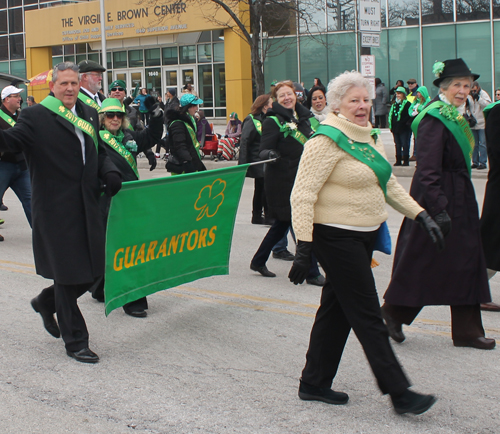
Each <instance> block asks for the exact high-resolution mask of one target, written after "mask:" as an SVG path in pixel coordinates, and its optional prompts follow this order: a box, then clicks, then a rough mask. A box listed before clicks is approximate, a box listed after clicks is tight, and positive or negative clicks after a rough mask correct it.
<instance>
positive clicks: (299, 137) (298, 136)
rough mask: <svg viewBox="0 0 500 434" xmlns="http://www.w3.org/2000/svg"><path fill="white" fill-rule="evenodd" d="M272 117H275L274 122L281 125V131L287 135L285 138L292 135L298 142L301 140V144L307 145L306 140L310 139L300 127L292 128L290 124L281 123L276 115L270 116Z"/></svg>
mask: <svg viewBox="0 0 500 434" xmlns="http://www.w3.org/2000/svg"><path fill="white" fill-rule="evenodd" d="M269 118H270V119H274V122H276V123H277V124H278V127H280V133H283V134H284V136H285V139H286V138H287V137H288V136H292V137H293V138H294V139H295V140H297V142H299V143H300V144H301V145H305V144H306V142H307V141H308V140H309V139H308V138H307V137H306V136H305V135H304V134H302V133H301V132H300V131H299V129H298V128H297V127H296V129H294V130H292V129H291V128H290V127H289V126H288V124H286V123H285V124H283V125H282V124H281V123H280V121H279V120H278V118H277V117H276V116H269Z"/></svg>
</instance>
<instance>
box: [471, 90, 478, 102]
mask: <svg viewBox="0 0 500 434" xmlns="http://www.w3.org/2000/svg"><path fill="white" fill-rule="evenodd" d="M471 96H472V98H473V99H475V100H476V101H479V92H474V93H471Z"/></svg>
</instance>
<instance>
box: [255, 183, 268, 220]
mask: <svg viewBox="0 0 500 434" xmlns="http://www.w3.org/2000/svg"><path fill="white" fill-rule="evenodd" d="M262 211H264V215H266V214H267V201H266V191H265V190H264V178H255V179H254V190H253V200H252V215H253V216H254V217H260V216H262Z"/></svg>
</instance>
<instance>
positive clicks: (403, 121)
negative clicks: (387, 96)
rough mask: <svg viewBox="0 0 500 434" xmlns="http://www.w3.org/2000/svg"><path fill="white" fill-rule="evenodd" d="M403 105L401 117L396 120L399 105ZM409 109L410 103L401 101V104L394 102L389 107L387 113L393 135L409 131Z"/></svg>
mask: <svg viewBox="0 0 500 434" xmlns="http://www.w3.org/2000/svg"><path fill="white" fill-rule="evenodd" d="M401 104H402V105H403V107H402V108H401V116H400V117H399V120H398V116H397V114H398V111H399V110H400V108H399V107H400V105H401ZM409 108H410V101H408V100H406V99H405V100H403V101H402V102H398V101H397V100H396V102H395V103H394V104H393V105H392V107H391V112H390V113H389V125H390V126H391V131H392V132H393V133H394V134H399V133H403V132H405V131H408V130H410V129H411V117H410V114H409V113H408V109H409Z"/></svg>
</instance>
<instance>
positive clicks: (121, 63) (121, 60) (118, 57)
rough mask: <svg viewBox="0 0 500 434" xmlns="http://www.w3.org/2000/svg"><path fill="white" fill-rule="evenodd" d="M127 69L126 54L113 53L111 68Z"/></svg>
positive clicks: (120, 52)
mask: <svg viewBox="0 0 500 434" xmlns="http://www.w3.org/2000/svg"><path fill="white" fill-rule="evenodd" d="M126 67H127V52H126V51H115V52H113V68H126Z"/></svg>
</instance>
